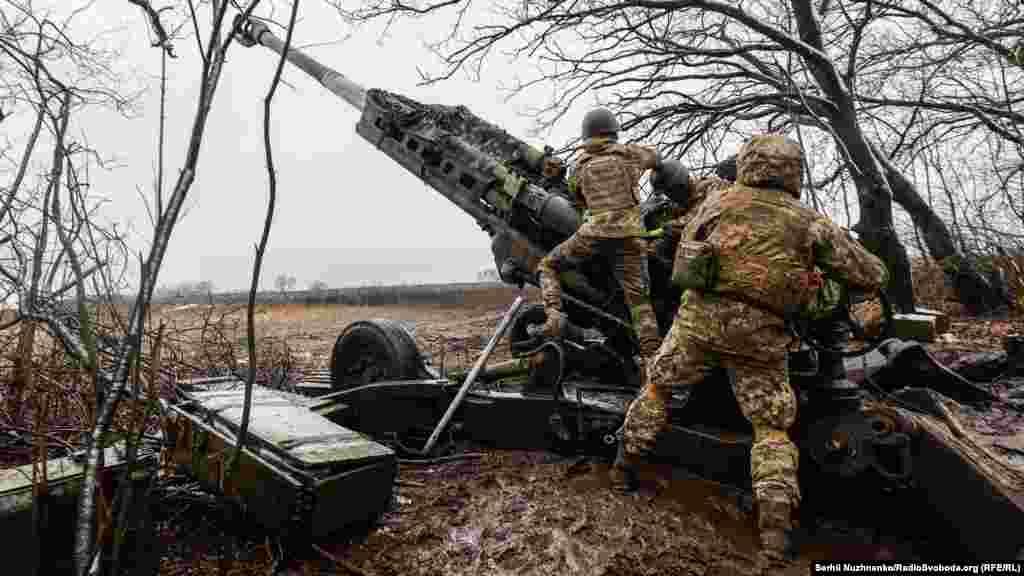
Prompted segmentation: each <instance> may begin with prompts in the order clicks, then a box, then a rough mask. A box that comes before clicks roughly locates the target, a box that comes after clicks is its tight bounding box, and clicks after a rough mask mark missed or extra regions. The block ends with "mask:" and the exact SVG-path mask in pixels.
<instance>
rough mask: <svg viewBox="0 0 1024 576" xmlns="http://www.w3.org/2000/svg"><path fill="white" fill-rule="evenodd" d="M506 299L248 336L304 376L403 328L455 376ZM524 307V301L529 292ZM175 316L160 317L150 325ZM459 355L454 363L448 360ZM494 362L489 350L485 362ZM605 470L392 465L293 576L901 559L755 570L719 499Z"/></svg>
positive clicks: (289, 310)
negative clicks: (621, 481)
mask: <svg viewBox="0 0 1024 576" xmlns="http://www.w3.org/2000/svg"><path fill="white" fill-rule="evenodd" d="M516 294H517V291H515V290H512V289H500V290H493V291H488V292H486V293H479V294H472V295H467V298H466V300H465V302H464V304H463V306H461V307H457V308H453V307H442V306H436V307H434V306H416V307H389V306H384V307H354V306H312V307H305V306H301V305H284V306H273V307H265V308H263V309H262V310H261V311H260V313H259V315H258V319H257V323H258V324H257V325H258V330H259V331H260V333H261V334H262V335H264V336H268V337H271V338H274V339H283V340H286V341H287V342H288V344H289V346H290V347H291V349H292V352H293V354H295V355H296V356H297V357H299V358H301V363H302V364H303V365H304V366H307V367H309V368H326V367H327V363H328V359H329V357H330V350H331V346H332V345H333V343H334V339H335V338H336V337H337V335H338V334H339V333H340V332H341V330H342V329H343V328H344V327H345V326H346V325H348V324H349V323H351V322H353V321H356V320H363V319H370V318H389V319H395V320H407V321H413V322H415V336H416V339H417V341H418V343H419V345H420V348H421V349H422V350H426V351H428V352H430V353H431V354H432V355H433V356H434V359H435V362H437V361H438V360H439V355H440V354H441V350H442V349H446V350H447V352H446V358H447V362H448V363H449V365H451V363H453V362H454V363H456V364H463V365H465V364H466V363H469V362H472V360H473V359H474V357H475V352H476V351H477V350H479V348H480V347H481V346H482V345H483V344H484V343H486V341H487V339H488V337H489V336H490V334H491V333H492V332H493V330H494V329H495V327H496V326H497V324H498V323H499V321H500V318H501V316H502V314H503V312H504V311H505V310H506V309H507V307H508V306H509V304H510V303H511V301H512V300H513V299H514V297H515V295H516ZM528 296H530V300H531V301H537V294H536V292H530V293H529V294H528ZM185 312H187V310H178V311H175V310H164V311H162V312H161V315H162V316H164V317H167V318H173V317H174V315H175V314H181V313H185ZM238 318H242V316H241V315H239V316H238ZM243 325H244V324H243ZM986 326H987V325H986ZM993 326H996V327H995V328H992V327H978V326H977V322H975V323H974V324H973V328H972V330H973V332H971V334H973V335H974V336H977V337H978V338H981V335H982V333H984V334H987V335H991V332H993V331H995V332H999V331H1001V330H1004V328H1000V327H999V326H998V325H993ZM968 340H973V336H972V337H968ZM460 343H464V344H465V348H467V350H466V351H465V352H459V351H453V350H457V349H458V348H460V346H461V344H460ZM989 344H990V345H989V346H988V347H987V348H988V349H992V348H993V344H992V342H989ZM961 345H966V344H965V343H963V342H960V341H950V342H946V343H945V344H944V345H943V347H944V348H946V349H950V350H955V349H957V348H958V347H960V346H961ZM970 347H971V348H972V349H977V348H979V342H977V341H971V342H970ZM981 347H982V348H985V346H981ZM505 354H507V352H506V349H505V347H504V346H499V348H498V356H496V359H501V358H502V356H503V355H505ZM467 449H468V450H470V451H473V450H475V448H473V447H467ZM606 471H607V463H606V462H601V461H594V462H590V461H578V460H575V459H567V458H563V457H560V456H557V455H553V454H545V453H523V452H494V451H486V452H483V453H480V454H479V455H478V456H476V457H469V458H465V459H462V460H458V461H454V462H448V463H442V464H436V465H432V466H424V465H420V464H403V465H402V466H401V468H400V480H399V484H398V486H397V488H396V496H395V499H394V502H393V505H392V509H391V510H390V511H388V512H387V513H386V514H385V515H384V516H383V518H382V519H381V521H380V522H379V523H378V525H377V526H375V527H374V528H372V529H371V530H370V531H369V532H362V533H360V534H357V535H354V536H351V537H349V538H346V539H339V540H338V541H334V542H324V543H320V545H321V549H322V552H321V553H314V556H315V557H316V558H317V559H316V560H315V561H309V562H306V563H305V569H306V570H307V572H306V573H340V574H345V573H350V574H367V575H434V574H437V575H442V574H444V575H449V574H451V575H462V574H466V575H469V574H488V575H489V574H495V575H503V574H522V575H527V574H530V575H532V574H580V575H583V574H588V575H590V574H593V575H613V574H621V575H626V576H630V575H641V574H643V575H648V574H650V575H653V574H707V575H711V574H760V573H764V574H807V573H809V572H810V568H809V565H810V561H811V560H815V559H817V560H836V559H844V558H845V559H872V558H894V557H895V558H900V559H904V560H906V559H913V555H912V553H911V552H910V551H909V548H907V546H906V545H905V544H904V543H902V542H898V541H891V542H887V541H884V540H883V541H881V542H874V543H869V542H870V538H867V537H866V536H865V535H863V534H849V535H848V536H846V537H843V538H841V539H840V540H841V541H842V542H843V543H842V544H838V545H837V544H836V542H837V540H836V538H835V535H834V534H833V535H831V536H830V537H829V539H828V540H827V541H824V540H814V539H810V540H807V541H805V545H804V548H803V551H802V553H801V557H800V559H799V561H798V562H796V563H794V564H792V565H790V566H788V567H785V568H779V567H770V568H769V567H766V566H765V565H764V564H763V562H762V560H761V559H760V557H759V555H758V553H757V550H756V546H755V544H754V543H755V536H754V531H753V518H752V516H751V515H750V513H749V511H747V510H745V508H744V506H742V500H741V499H739V498H738V497H737V495H736V494H734V493H732V492H731V491H729V490H728V489H725V488H722V487H719V486H716V485H714V484H710V483H707V482H703V481H700V480H696V479H693V478H692V477H686V476H683V475H681V473H680V472H678V471H675V472H673V471H672V470H671V469H668V468H665V467H654V466H651V467H648V468H647V469H646V470H645V471H644V484H643V489H642V490H641V493H640V495H637V496H623V495H620V494H617V493H614V492H612V491H611V490H610V489H609V488H608V485H607V480H606V476H605V474H606ZM179 528H180V527H179ZM167 530H170V528H167ZM165 537H166V538H167V539H169V540H171V541H175V542H178V545H181V544H184V547H183V548H180V549H178V548H176V550H175V552H173V553H169V554H168V555H167V556H166V557H165V559H164V562H163V570H162V573H163V574H186V573H189V572H187V570H201V566H203V565H205V566H208V567H209V570H211V572H209V573H214V572H212V571H213V570H216V565H217V562H216V561H215V559H216V558H217V557H218V554H217V553H214V552H211V551H210V550H209V549H208V548H207V547H206V546H205V545H202V544H201V543H200V544H201V545H199V546H197V547H195V548H193V547H191V546H190V545H188V544H187V543H183V542H179V541H177V540H176V538H177V537H176V536H172V533H171V532H169V531H165ZM248 550H249V552H248V554H247V557H248V558H249V560H248V561H246V562H240V563H237V564H236V565H235V570H238V572H230V573H238V574H242V573H265V570H266V566H267V562H268V555H267V552H266V550H265V547H264V546H263V545H262V544H261V543H260V542H253V543H251V545H250V546H249V548H248ZM328 556H329V557H332V558H333V560H328V559H326V558H327V557H328ZM296 569H298V568H296ZM320 571H324V572H320ZM195 573H201V571H200V572H195ZM296 573H302V572H296Z"/></svg>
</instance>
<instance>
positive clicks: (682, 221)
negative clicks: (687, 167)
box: [648, 156, 736, 258]
mask: <svg viewBox="0 0 1024 576" xmlns="http://www.w3.org/2000/svg"><path fill="white" fill-rule="evenodd" d="M735 181H736V158H735V156H732V157H730V158H727V159H725V160H723V161H722V162H720V163H719V164H718V165H717V166H715V174H714V175H713V176H705V177H703V178H698V177H694V176H690V177H689V186H688V187H687V194H686V199H685V201H682V199H676V198H670V199H671V200H672V201H673V202H672V207H671V208H670V209H669V210H667V211H666V213H665V214H664V216H663V217H662V218H660V219H659V220H658V221H657V222H655V224H656V226H657V227H659V228H662V229H663V230H665V234H664V235H662V236H661V237H659V238H657V239H656V240H655V241H653V242H651V243H650V246H649V247H648V252H649V253H650V255H657V254H662V255H667V256H668V257H669V258H671V255H672V254H673V253H674V252H675V244H676V243H678V242H679V235H680V233H681V232H682V230H683V228H684V227H685V226H686V223H687V222H688V221H689V220H690V219H691V218H693V215H694V214H696V213H697V210H696V208H697V206H700V204H701V203H702V202H704V199H705V198H707V196H708V194H709V193H711V192H714V191H716V190H724V189H725V188H728V187H729V186H732V184H733V182H735ZM651 184H652V186H654V188H655V189H657V188H658V187H659V186H658V182H657V181H656V178H655V177H654V176H652V178H651Z"/></svg>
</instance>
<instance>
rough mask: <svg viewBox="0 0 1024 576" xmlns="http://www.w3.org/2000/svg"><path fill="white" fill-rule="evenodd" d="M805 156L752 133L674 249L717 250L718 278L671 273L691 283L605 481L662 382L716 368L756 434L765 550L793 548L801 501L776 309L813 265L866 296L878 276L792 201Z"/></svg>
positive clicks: (795, 301) (627, 475)
mask: <svg viewBox="0 0 1024 576" xmlns="http://www.w3.org/2000/svg"><path fill="white" fill-rule="evenodd" d="M801 156H802V151H801V149H800V146H799V145H798V144H796V143H795V142H793V141H792V140H789V139H787V138H784V137H782V136H774V135H773V136H755V137H753V138H752V139H751V140H750V141H748V142H747V143H746V144H744V146H743V147H742V148H741V150H740V152H739V155H738V158H737V164H738V174H737V182H736V184H735V185H733V186H732V187H729V188H725V189H718V190H715V191H712V192H711V193H710V194H709V196H708V197H707V198H706V199H705V200H704V202H703V203H702V204H701V205H700V206H699V207H698V208H697V212H696V214H694V215H693V217H692V218H691V219H690V220H689V221H688V222H687V224H686V226H685V228H684V229H683V232H682V240H681V241H680V247H679V249H682V248H683V245H684V243H687V242H704V243H706V245H709V246H711V247H713V249H714V251H715V253H716V254H717V280H716V281H715V283H714V285H713V286H708V282H707V280H706V278H702V277H701V276H700V274H697V273H693V274H691V273H690V272H689V271H692V270H698V271H699V270H700V268H699V267H697V268H693V267H692V266H690V265H688V264H686V263H684V265H683V266H682V268H683V271H682V272H683V273H681V274H674V276H675V277H676V278H677V279H680V280H681V283H682V284H683V285H684V286H686V287H687V290H686V292H685V295H684V297H683V301H682V303H681V305H680V307H679V310H678V312H677V313H676V317H675V320H674V322H673V325H672V328H671V330H670V331H669V333H668V335H667V336H666V338H665V341H664V342H663V343H662V345H661V348H660V349H659V350H658V353H657V354H656V355H655V357H654V359H653V361H652V362H651V363H650V365H649V366H648V372H649V374H648V382H647V384H646V387H645V389H644V390H643V391H642V393H641V395H640V396H639V397H638V398H637V400H635V401H634V402H633V404H632V405H631V406H630V408H629V411H628V412H627V415H626V423H625V425H624V430H623V442H622V444H621V446H620V451H619V455H618V457H617V458H616V461H615V464H614V465H613V467H612V480H613V483H615V484H617V485H619V486H620V487H629V485H630V484H632V483H635V470H634V466H635V465H636V463H637V462H638V461H639V460H640V458H641V457H642V456H643V455H644V454H646V453H648V452H649V451H650V449H651V448H652V447H653V444H654V441H655V439H656V437H657V435H658V434H659V432H660V431H662V430H663V429H665V428H666V427H667V426H668V419H667V414H666V400H667V398H668V397H669V392H670V388H671V387H680V388H687V387H689V386H692V385H693V384H696V383H698V382H700V381H701V380H702V379H703V378H704V376H705V374H706V373H707V371H708V370H709V368H711V367H713V366H721V367H725V368H729V369H731V371H732V372H733V378H732V389H733V393H734V394H735V396H736V400H737V402H738V403H739V406H740V409H741V411H742V412H743V414H744V416H745V417H746V418H747V419H748V420H749V421H750V423H751V424H752V426H753V430H754V440H753V446H752V448H751V454H750V463H751V474H752V480H753V488H754V494H755V501H756V504H757V522H758V528H759V531H760V536H761V544H762V548H763V549H764V551H765V553H766V555H767V556H769V557H771V558H781V557H783V555H784V554H785V552H786V551H787V549H788V548H789V532H790V531H791V529H792V521H791V514H792V512H793V510H794V509H795V508H797V507H798V506H799V503H800V489H799V486H798V484H797V464H798V454H799V453H798V451H797V448H796V446H795V445H794V444H793V442H792V441H791V440H790V438H789V436H788V434H787V430H788V429H789V428H790V426H792V424H793V422H794V420H795V418H796V410H797V403H796V397H795V396H794V393H793V389H792V388H791V387H790V385H789V381H788V374H787V371H786V353H787V348H788V347H789V344H791V343H792V342H791V337H790V336H789V335H788V334H787V330H786V325H785V320H784V317H786V316H787V315H788V314H790V313H792V311H793V310H796V309H805V308H806V307H807V306H808V305H809V304H810V303H811V302H812V301H814V300H815V299H816V298H817V296H818V294H817V291H816V290H815V289H814V286H815V285H818V286H820V284H821V283H820V280H821V276H820V275H819V273H818V272H817V271H816V269H817V270H820V274H823V275H824V276H825V278H832V279H835V280H838V281H840V282H843V283H846V284H847V285H850V286H851V287H856V288H859V289H862V290H865V291H868V292H876V291H877V290H878V289H879V288H880V287H881V286H882V285H883V284H884V282H885V281H886V269H885V266H884V265H883V264H882V262H881V261H880V260H879V259H878V258H876V257H875V256H874V255H872V254H870V253H869V252H867V251H866V250H865V249H864V248H863V247H861V246H860V244H858V243H857V242H856V241H855V240H853V239H852V238H850V237H849V236H847V234H846V233H845V232H844V231H843V230H842V229H841V228H839V227H838V226H836V225H835V224H833V223H832V222H831V221H829V220H828V219H827V218H825V217H823V216H821V215H819V214H818V213H816V212H814V211H813V210H811V209H809V208H807V207H805V206H804V205H802V204H801V203H800V201H799V196H800V186H801V176H802V172H801V160H802V158H801ZM678 263H679V262H678V261H677V264H678ZM688 278H689V279H688ZM691 280H692V281H691ZM816 280H817V282H816ZM698 285H699V286H700V287H699V288H697V287H695V286H698Z"/></svg>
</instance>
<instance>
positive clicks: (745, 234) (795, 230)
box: [673, 185, 821, 317]
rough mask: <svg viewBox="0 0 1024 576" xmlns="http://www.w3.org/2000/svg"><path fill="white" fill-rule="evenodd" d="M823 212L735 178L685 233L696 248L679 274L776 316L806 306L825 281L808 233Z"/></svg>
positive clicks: (682, 278) (682, 279)
mask: <svg viewBox="0 0 1024 576" xmlns="http://www.w3.org/2000/svg"><path fill="white" fill-rule="evenodd" d="M818 217H819V216H818V215H817V214H816V213H814V212H813V211H811V210H808V209H807V208H805V207H804V206H803V205H801V204H800V203H799V201H798V200H796V199H794V198H792V197H790V196H788V195H786V194H785V193H784V192H782V191H776V190H765V189H759V188H750V187H747V186H739V185H737V186H735V187H733V188H732V189H731V190H730V191H729V193H727V194H715V195H713V196H711V197H709V198H708V200H707V201H706V202H705V203H704V205H703V206H702V207H701V209H700V211H699V212H698V214H697V215H696V216H695V217H694V219H693V220H691V221H690V222H689V224H688V225H687V227H686V229H685V230H684V232H683V241H684V243H686V242H689V243H691V244H693V245H695V247H693V248H691V250H690V252H691V253H692V256H691V259H692V261H691V262H688V263H680V262H678V261H677V263H676V268H677V270H674V271H673V276H674V279H678V281H679V282H681V283H682V284H683V287H693V288H698V289H701V290H702V291H705V292H711V293H716V294H719V295H721V296H724V297H726V298H730V299H733V300H738V301H741V302H746V303H748V304H750V305H751V306H754V307H756V308H760V309H762V310H766V311H769V312H771V313H773V314H776V315H778V316H784V317H785V316H788V315H791V314H794V313H802V312H803V311H804V310H806V308H807V306H808V305H809V304H810V303H811V302H812V301H813V300H814V299H815V297H816V296H817V292H818V290H819V289H820V286H821V275H820V274H819V273H818V272H817V271H816V270H815V268H814V248H813V243H812V240H811V237H810V229H811V225H812V224H813V223H814V221H815V220H816V219H817V218H818ZM682 245H683V243H681V246H682ZM701 245H703V247H702V246H701ZM708 266H713V268H714V269H713V270H709V269H708ZM688 270H692V272H687V271H688ZM686 283H689V284H692V286H686Z"/></svg>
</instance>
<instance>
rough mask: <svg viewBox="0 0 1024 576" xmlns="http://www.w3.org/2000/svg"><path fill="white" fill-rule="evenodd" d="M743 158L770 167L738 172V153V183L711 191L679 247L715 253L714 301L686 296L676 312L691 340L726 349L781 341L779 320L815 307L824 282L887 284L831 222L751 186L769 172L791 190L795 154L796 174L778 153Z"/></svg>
mask: <svg viewBox="0 0 1024 576" xmlns="http://www.w3.org/2000/svg"><path fill="white" fill-rule="evenodd" d="M777 138H781V137H755V139H753V140H752V141H751V143H749V144H748V146H749V148H754V152H757V148H756V147H757V146H777V145H778V141H777V140H775V139H777ZM797 151H799V149H798V148H797ZM747 158H753V159H754V160H752V161H761V158H767V159H768V160H769V161H766V162H765V164H763V165H760V166H756V167H751V166H743V165H742V162H743V160H744V154H743V153H742V152H741V154H740V163H741V166H740V169H739V178H738V180H739V182H737V183H736V184H735V185H733V186H731V187H728V188H719V189H715V190H712V191H711V192H709V194H708V196H707V197H706V199H705V200H704V202H703V203H702V204H701V205H700V206H699V207H698V208H697V211H696V213H695V214H693V216H692V217H691V218H690V219H689V221H688V222H687V224H686V226H685V227H684V229H683V239H684V240H689V241H702V242H707V243H710V244H711V245H712V246H714V247H715V248H716V250H717V253H718V267H719V269H718V280H717V283H716V285H715V288H714V290H713V294H695V295H692V296H691V294H690V291H688V293H687V295H686V300H684V306H683V307H682V308H683V309H681V310H680V314H681V315H682V316H683V318H682V320H683V323H684V324H685V325H687V328H689V331H690V333H691V335H692V336H693V337H695V338H697V339H699V340H704V341H706V342H710V341H720V342H726V341H729V342H732V343H733V345H730V346H729V347H730V348H733V347H735V343H736V341H737V339H738V340H740V341H742V342H743V343H742V346H762V345H763V346H768V344H767V343H763V342H759V341H757V338H755V335H756V334H758V331H759V330H762V329H765V328H772V330H769V332H774V333H776V334H777V335H781V334H783V333H782V332H781V328H782V326H783V324H784V321H783V315H784V314H786V313H789V312H793V311H796V310H803V309H806V308H807V307H808V306H809V305H810V304H812V302H814V301H815V299H816V298H817V297H818V295H819V294H818V291H819V289H820V287H821V286H822V279H823V278H824V279H831V280H836V281H838V282H840V283H846V284H849V285H851V286H854V287H856V288H860V289H862V290H865V291H869V292H873V291H876V290H878V289H879V288H880V287H881V286H883V285H884V283H885V281H886V279H887V278H886V269H885V266H884V264H883V263H882V261H881V260H879V259H878V258H877V257H876V256H874V255H873V254H871V253H870V252H868V251H867V250H866V249H865V248H864V247H862V246H861V245H860V244H859V243H858V242H857V241H856V240H854V239H853V238H851V237H850V236H848V235H847V234H846V232H845V231H844V230H843V229H842V228H840V227H839V226H837V225H835V224H833V223H832V222H831V221H830V220H829V219H828V218H826V217H824V216H822V215H820V214H818V213H817V212H815V211H813V210H811V209H810V208H808V207H806V206H804V205H803V204H801V203H800V201H799V200H798V199H797V198H795V197H794V196H793V195H791V194H788V193H786V192H783V191H782V190H779V189H769V188H759V187H754V186H752V185H751V176H750V175H754V176H756V177H757V178H760V179H762V181H764V179H765V177H766V173H767V172H768V171H770V170H775V169H780V170H779V173H780V174H783V175H785V178H784V179H781V178H780V179H776V180H775V181H783V180H784V181H785V182H786V185H785V187H786V188H787V189H788V188H790V187H791V186H792V184H793V182H792V176H793V174H794V172H793V170H794V169H795V170H796V172H795V174H797V175H799V164H798V163H799V161H800V160H799V155H794V156H792V157H791V159H792V161H793V162H796V163H797V167H796V168H794V167H792V166H784V165H783V163H782V162H780V160H779V155H777V154H774V155H773V154H765V155H762V156H758V154H756V153H755V154H749V155H748V156H747ZM786 159H787V160H788V159H790V158H786ZM745 175H746V176H747V177H745ZM798 177H799V176H797V178H798ZM767 180H768V181H771V179H770V178H768V179H767ZM796 185H797V186H799V183H798V181H797V184H796ZM797 190H799V188H797ZM702 303H703V305H702ZM684 309H688V310H684ZM712 312H713V314H712ZM716 316H717V318H715V317H716ZM730 318H732V319H733V320H729V319H730ZM730 322H732V324H730ZM730 334H731V335H730ZM765 334H767V333H765ZM769 348H770V347H769ZM766 353H767V349H766Z"/></svg>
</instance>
